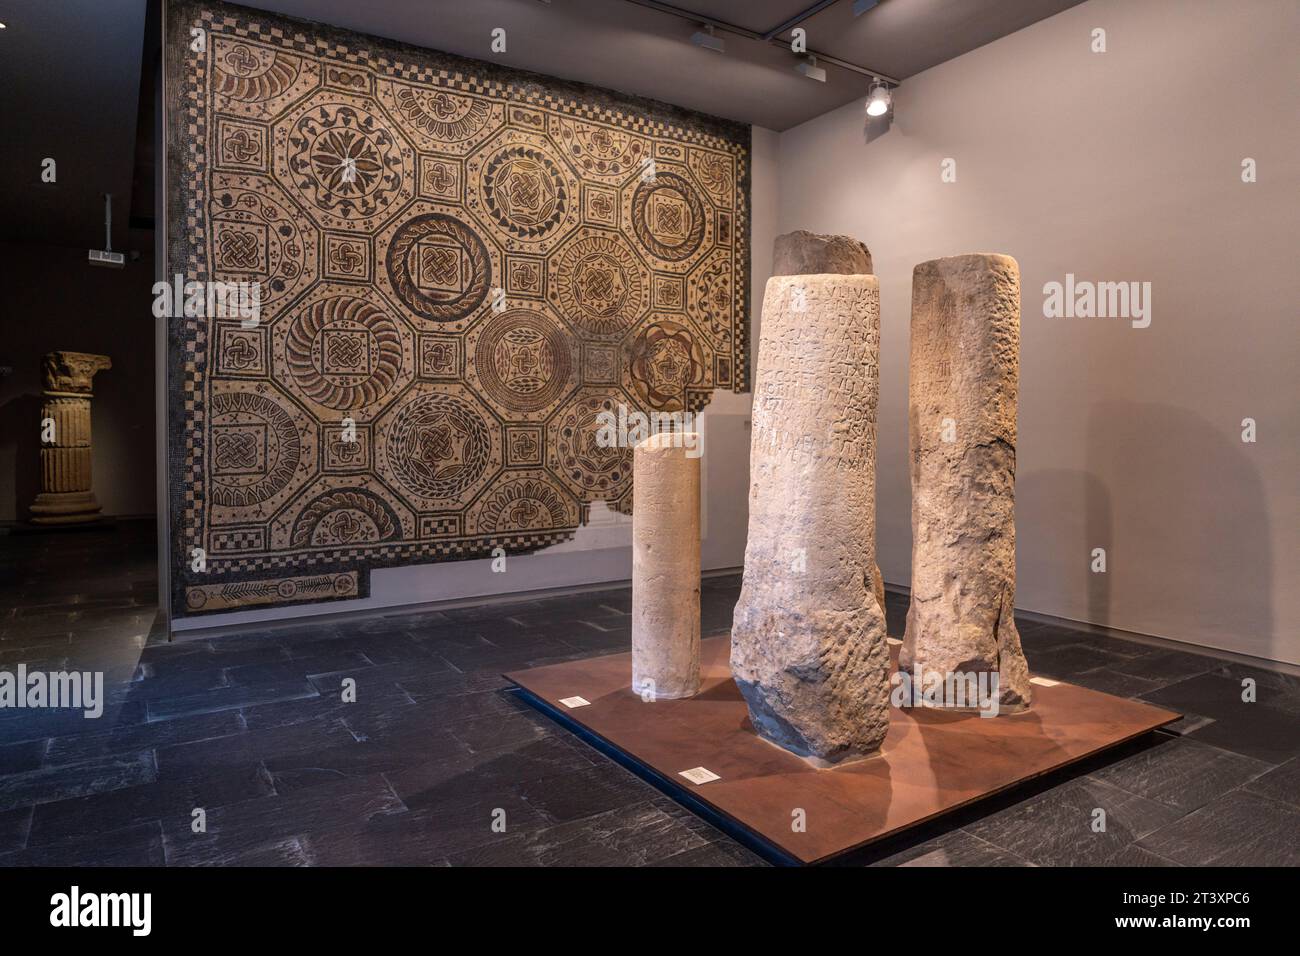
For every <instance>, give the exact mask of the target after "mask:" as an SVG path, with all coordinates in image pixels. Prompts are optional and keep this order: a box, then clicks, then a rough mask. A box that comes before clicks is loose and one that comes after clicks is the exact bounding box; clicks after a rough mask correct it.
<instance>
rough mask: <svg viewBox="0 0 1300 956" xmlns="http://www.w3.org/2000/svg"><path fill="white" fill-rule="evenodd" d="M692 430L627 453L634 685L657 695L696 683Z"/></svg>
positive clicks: (696, 512)
mask: <svg viewBox="0 0 1300 956" xmlns="http://www.w3.org/2000/svg"><path fill="white" fill-rule="evenodd" d="M699 447H700V444H699V436H698V435H696V434H694V433H689V434H685V435H683V434H680V433H662V434H658V435H651V436H650V437H649V438H647V439H645V440H644V441H642V442H640V443H639V444H638V445H637V446H636V449H635V450H634V452H633V463H632V488H633V489H634V491H633V494H635V496H636V500H635V506H634V507H633V509H632V689H633V690H634V691H636V692H637V693H638V694H641V695H642V696H643V697H647V698H649V697H653V698H655V699H658V700H665V699H675V698H679V697H692V696H694V695H695V694H696V693H698V692H699V689H700V459H699V456H698V455H697V456H695V457H690V456H688V455H687V449H688V448H699Z"/></svg>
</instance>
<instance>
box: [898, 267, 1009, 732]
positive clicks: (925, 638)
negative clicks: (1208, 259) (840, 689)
mask: <svg viewBox="0 0 1300 956" xmlns="http://www.w3.org/2000/svg"><path fill="white" fill-rule="evenodd" d="M1019 377H1020V267H1019V265H1017V264H1016V260H1015V259H1012V258H1011V257H1010V256H1002V255H993V254H984V253H979V254H974V255H965V256H953V257H951V258H947V259H935V260H933V261H931V262H923V263H921V264H920V265H919V266H917V267H916V269H915V271H914V272H913V274H912V346H911V369H910V373H909V380H908V406H909V409H908V410H909V416H908V417H909V421H910V426H909V431H910V444H911V472H912V595H911V605H910V606H909V608H908V611H907V630H906V635H905V637H904V641H903V647H902V648H901V650H900V655H899V667H900V669H901V670H904V671H907V672H909V673H911V674H912V675H913V678H914V683H919V684H922V685H923V684H924V683H925V680H926V675H936V674H937V675H940V676H942V677H943V678H944V679H945V681H946V680H947V676H948V675H949V674H953V675H955V674H962V675H966V676H967V681H969V676H970V675H978V674H980V673H988V674H992V673H996V674H997V675H998V687H999V694H998V701H999V713H1012V712H1015V711H1018V710H1023V709H1024V708H1025V707H1027V706H1028V705H1029V703H1030V698H1031V692H1030V685H1029V670H1028V667H1027V665H1026V664H1025V655H1024V652H1023V651H1022V650H1021V648H1020V635H1019V633H1017V631H1016V623H1015V617H1014V615H1013V613H1012V612H1013V610H1014V607H1015V600H1016V522H1015V490H1016V400H1017V395H1018V389H1019ZM953 686H956V685H955V684H954V685H953ZM967 686H969V685H967ZM990 689H991V688H990ZM943 696H944V699H943V700H942V701H934V702H933V703H936V704H938V705H939V706H947V707H957V706H963V705H962V703H961V702H960V701H957V700H948V699H947V695H946V694H945V695H943ZM977 706H981V705H980V704H979V703H976V702H971V701H969V700H967V701H966V702H965V704H964V708H965V709H972V708H974V707H977Z"/></svg>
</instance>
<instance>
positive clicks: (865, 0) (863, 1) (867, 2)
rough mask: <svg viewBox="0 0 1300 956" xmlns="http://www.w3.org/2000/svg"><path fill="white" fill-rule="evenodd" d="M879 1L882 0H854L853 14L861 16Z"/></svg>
mask: <svg viewBox="0 0 1300 956" xmlns="http://www.w3.org/2000/svg"><path fill="white" fill-rule="evenodd" d="M879 2H880V0H853V15H854V16H855V17H860V16H862V14H864V13H866V12H867V11H868V10H870V9H871V8H872V7H874V6H875V5H876V4H878V3H879Z"/></svg>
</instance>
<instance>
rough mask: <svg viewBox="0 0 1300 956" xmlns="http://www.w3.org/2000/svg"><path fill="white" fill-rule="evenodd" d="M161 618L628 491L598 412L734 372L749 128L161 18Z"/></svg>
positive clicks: (345, 576) (518, 541) (493, 75)
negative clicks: (176, 296) (255, 293)
mask: <svg viewBox="0 0 1300 956" xmlns="http://www.w3.org/2000/svg"><path fill="white" fill-rule="evenodd" d="M166 97H167V106H168V119H167V176H168V209H167V220H168V274H169V275H174V274H179V275H181V276H182V277H183V280H185V281H189V280H197V281H209V282H210V281H220V282H248V283H252V282H256V283H257V284H258V289H259V291H260V316H259V318H258V321H257V323H256V324H251V323H249V322H246V321H241V319H240V317H238V316H230V315H225V316H221V315H207V314H204V315H195V316H180V317H176V318H173V319H171V320H170V321H171V337H170V348H171V355H170V367H169V391H170V401H171V410H170V448H169V461H170V464H169V467H170V475H171V495H172V514H171V519H172V534H173V542H172V549H173V554H172V580H173V593H172V606H173V610H174V613H176V614H177V615H186V614H198V613H205V612H209V611H215V610H228V609H232V608H241V607H255V606H263V605H274V604H288V603H296V602H307V601H313V602H314V601H322V600H330V599H339V598H353V597H358V596H364V595H365V594H367V593H368V588H369V571H370V569H372V568H375V567H383V566H390V565H397V564H410V563H423V562H436V561H447V560H459V559H466V558H476V557H485V556H489V555H492V554H494V553H499V552H497V551H496V549H498V548H500V549H503V550H504V552H506V553H522V552H528V551H533V550H536V549H539V548H542V547H545V546H547V545H550V544H553V543H556V542H558V541H561V540H564V539H566V538H568V537H571V536H572V534H573V533H574V531H575V529H577V528H578V527H579V526H580V525H581V524H583V523H584V521H585V520H586V518H587V515H588V509H589V507H590V505H591V504H592V503H593V502H595V501H606V502H608V503H610V504H611V505H612V506H613V507H616V508H618V509H620V510H622V511H624V512H626V511H629V510H630V508H631V507H632V468H631V462H632V454H631V449H628V448H619V447H613V448H607V447H602V445H601V444H600V443H598V442H597V440H596V431H597V428H598V422H599V416H600V414H601V412H602V411H616V410H617V409H618V408H619V406H626V407H627V408H628V409H636V410H641V411H647V412H649V411H676V410H691V411H695V410H698V409H700V408H701V407H702V406H703V405H704V404H705V403H707V401H708V400H709V397H710V395H711V394H712V392H713V390H714V389H717V388H723V389H732V390H736V391H743V390H746V389H747V387H748V384H747V379H748V368H749V361H748V356H747V354H746V345H747V340H748V308H747V289H748V284H749V246H748V243H749V129H748V127H744V126H740V125H737V124H732V123H728V122H724V121H721V120H716V119H713V118H710V117H705V116H701V115H699V114H694V113H690V112H688V111H684V110H681V109H678V108H675V107H671V106H667V105H665V104H660V103H652V102H649V101H641V100H636V99H632V98H628V97H625V96H622V95H621V94H616V93H611V92H608V91H603V90H599V89H594V88H591V87H584V86H580V85H576V84H572V83H567V82H564V81H560V80H553V79H550V78H547V77H542V76H537V75H534V74H526V73H520V72H516V71H511V70H508V69H505V68H502V67H499V66H495V65H493V64H490V63H486V62H480V61H475V60H468V59H463V58H459V57H454V56H450V55H446V54H441V53H435V52H432V51H428V50H420V49H413V48H409V47H403V46H400V45H397V44H393V43H390V42H387V41H383V40H378V39H375V38H371V37H365V36H360V35H357V34H352V33H347V32H344V31H340V30H336V29H334V28H331V27H326V26H322V25H319V24H313V23H307V22H304V21H298V20H289V19H284V18H281V17H277V16H273V15H270V14H266V13H263V12H261V11H256V10H251V9H247V8H243V7H237V6H231V5H226V4H217V3H202V4H189V3H181V4H172V5H171V7H170V12H169V19H168V25H167V72H166Z"/></svg>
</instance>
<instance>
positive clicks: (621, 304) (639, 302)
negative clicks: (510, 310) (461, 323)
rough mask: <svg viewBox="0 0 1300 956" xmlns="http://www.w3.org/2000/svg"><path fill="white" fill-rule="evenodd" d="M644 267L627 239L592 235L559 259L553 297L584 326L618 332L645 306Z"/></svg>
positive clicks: (604, 332)
mask: <svg viewBox="0 0 1300 956" xmlns="http://www.w3.org/2000/svg"><path fill="white" fill-rule="evenodd" d="M643 272H644V269H643V267H642V266H641V264H640V262H639V261H638V260H637V257H636V254H635V253H634V252H633V251H632V250H631V249H630V248H629V247H628V245H627V244H626V243H624V242H622V241H620V240H617V239H611V238H609V237H607V236H588V237H586V238H585V239H580V240H578V241H577V242H575V243H573V244H572V245H570V246H568V247H567V248H566V249H565V250H564V252H563V253H561V255H560V257H559V259H558V260H556V264H555V288H554V291H553V292H552V293H551V300H552V301H553V302H554V303H555V304H556V305H558V306H559V308H560V309H561V311H562V312H563V314H564V316H565V317H566V318H568V319H569V320H570V321H572V322H575V323H576V324H577V325H579V326H581V327H582V329H583V330H585V331H587V332H590V333H591V334H593V335H617V334H619V333H621V332H624V331H626V330H627V329H629V328H631V326H632V323H633V322H635V321H636V319H637V317H638V316H639V315H640V314H641V310H642V309H643V308H644V307H645V296H646V292H645V290H646V282H645V279H644V277H643Z"/></svg>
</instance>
